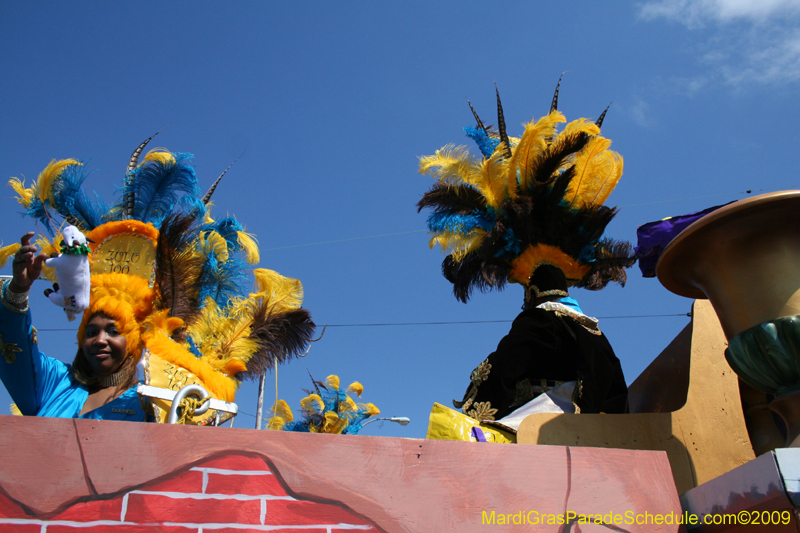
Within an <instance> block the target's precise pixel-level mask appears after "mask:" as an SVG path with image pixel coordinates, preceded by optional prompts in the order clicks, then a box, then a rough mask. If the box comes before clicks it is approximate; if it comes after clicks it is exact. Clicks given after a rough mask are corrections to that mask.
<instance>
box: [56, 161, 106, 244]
mask: <svg viewBox="0 0 800 533" xmlns="http://www.w3.org/2000/svg"><path fill="white" fill-rule="evenodd" d="M87 177H88V174H87V173H86V167H85V166H84V165H70V166H68V167H66V168H65V169H64V170H63V171H62V172H61V175H60V176H59V177H58V181H57V182H56V183H55V184H54V186H53V200H54V202H53V204H54V207H55V208H56V210H57V211H58V212H59V213H60V214H61V215H62V216H63V217H64V218H75V219H77V220H78V221H80V223H81V225H82V226H83V229H84V230H85V231H91V230H93V229H94V228H96V227H97V226H99V225H100V224H102V223H103V216H102V215H103V213H105V212H107V211H108V206H107V205H106V204H105V202H103V201H102V199H100V196H99V195H97V193H95V197H96V200H95V201H94V202H93V201H92V200H90V199H89V197H88V196H87V195H86V193H85V192H84V191H83V188H82V187H81V186H82V185H83V182H84V180H86V178H87Z"/></svg>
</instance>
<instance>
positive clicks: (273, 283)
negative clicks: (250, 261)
mask: <svg viewBox="0 0 800 533" xmlns="http://www.w3.org/2000/svg"><path fill="white" fill-rule="evenodd" d="M253 274H254V275H255V278H256V292H255V293H253V294H250V300H252V302H253V305H262V304H266V305H268V306H269V308H270V310H271V311H274V312H283V311H287V310H290V309H297V308H299V307H300V305H301V304H302V303H303V284H302V283H300V280H298V279H294V278H287V277H286V276H281V275H280V274H278V273H277V272H275V271H274V270H269V269H266V268H256V269H255V270H253ZM262 300H263V301H262Z"/></svg>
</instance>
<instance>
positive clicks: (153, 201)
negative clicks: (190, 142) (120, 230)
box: [122, 153, 200, 226]
mask: <svg viewBox="0 0 800 533" xmlns="http://www.w3.org/2000/svg"><path fill="white" fill-rule="evenodd" d="M172 155H173V157H174V158H175V162H167V163H162V162H160V161H148V162H147V163H146V164H145V165H144V166H143V167H141V168H139V169H137V170H136V176H135V178H134V179H133V180H132V182H131V183H126V184H125V186H124V187H123V190H122V197H123V198H124V197H125V195H126V193H128V192H129V191H130V190H131V189H132V190H133V193H134V195H135V198H136V203H135V206H134V210H133V213H132V214H131V218H135V219H137V220H141V221H142V222H151V223H152V224H153V225H155V226H159V225H160V224H161V222H162V221H163V220H164V218H165V217H166V216H167V215H168V214H169V213H170V212H171V211H172V209H173V208H174V207H175V206H176V205H177V204H178V201H179V199H180V197H179V193H181V192H183V193H186V194H191V195H194V196H199V195H200V188H199V187H198V186H197V175H196V174H195V172H194V168H193V167H192V165H191V159H192V157H193V156H192V154H185V153H175V154H172ZM181 196H182V195H181Z"/></svg>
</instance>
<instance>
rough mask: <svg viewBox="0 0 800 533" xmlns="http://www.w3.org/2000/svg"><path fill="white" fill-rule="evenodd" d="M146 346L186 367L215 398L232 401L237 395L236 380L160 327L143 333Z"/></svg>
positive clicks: (153, 351) (172, 361)
mask: <svg viewBox="0 0 800 533" xmlns="http://www.w3.org/2000/svg"><path fill="white" fill-rule="evenodd" d="M142 339H143V340H144V344H145V346H146V347H147V348H148V349H150V351H151V352H152V353H154V354H158V356H159V357H161V358H162V359H164V360H165V361H167V362H170V363H172V364H174V365H177V366H179V367H181V368H185V369H186V370H188V371H189V372H191V373H192V374H194V375H195V376H197V377H198V378H199V379H200V381H202V383H203V387H205V388H206V389H207V390H208V392H209V393H211V394H212V395H213V396H214V397H215V398H218V399H220V400H223V401H226V402H232V401H233V400H234V398H235V396H236V388H237V387H236V381H235V380H234V379H232V378H229V377H228V376H226V375H224V374H221V373H220V372H217V371H216V370H214V369H213V368H211V367H210V366H209V365H208V364H206V363H204V362H203V361H201V360H200V359H198V358H197V357H195V355H194V354H193V353H192V352H190V351H189V350H187V349H186V348H184V347H183V346H181V345H180V344H178V343H177V342H175V341H173V340H172V339H170V338H169V337H167V336H166V334H165V333H164V332H163V331H161V330H160V329H151V330H148V331H146V332H145V333H143V334H142Z"/></svg>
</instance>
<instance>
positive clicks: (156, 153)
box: [139, 148, 175, 166]
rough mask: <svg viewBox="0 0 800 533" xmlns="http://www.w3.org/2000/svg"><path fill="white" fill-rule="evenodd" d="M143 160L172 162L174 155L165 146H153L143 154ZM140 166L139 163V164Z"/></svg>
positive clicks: (163, 162) (162, 162)
mask: <svg viewBox="0 0 800 533" xmlns="http://www.w3.org/2000/svg"><path fill="white" fill-rule="evenodd" d="M144 160H145V161H158V162H159V163H161V164H167V163H174V162H175V156H173V155H172V154H171V153H170V151H169V150H167V149H166V148H153V149H152V150H150V151H149V152H147V155H146V156H144ZM139 166H141V164H140V165H139Z"/></svg>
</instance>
